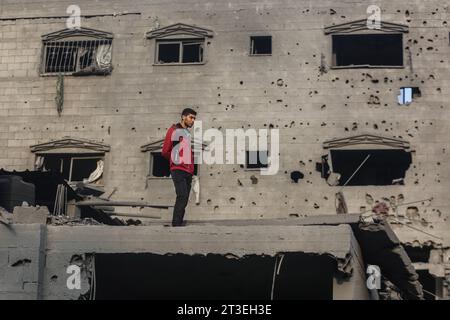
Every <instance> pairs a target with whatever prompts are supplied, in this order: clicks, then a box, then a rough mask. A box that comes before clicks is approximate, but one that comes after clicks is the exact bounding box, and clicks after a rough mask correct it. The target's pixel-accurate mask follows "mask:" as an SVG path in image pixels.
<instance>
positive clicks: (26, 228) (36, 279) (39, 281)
mask: <svg viewBox="0 0 450 320" xmlns="http://www.w3.org/2000/svg"><path fill="white" fill-rule="evenodd" d="M46 231H47V229H46V227H45V226H44V225H39V224H27V225H15V226H14V227H12V226H5V225H3V224H1V223H0V270H1V272H0V300H5V299H6V300H12V299H14V300H36V299H42V298H43V279H44V265H45V246H46Z"/></svg>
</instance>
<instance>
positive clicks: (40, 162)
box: [34, 156, 44, 171]
mask: <svg viewBox="0 0 450 320" xmlns="http://www.w3.org/2000/svg"><path fill="white" fill-rule="evenodd" d="M34 167H35V170H37V171H41V170H42V169H43V168H44V157H42V156H37V157H36V162H35V163H34Z"/></svg>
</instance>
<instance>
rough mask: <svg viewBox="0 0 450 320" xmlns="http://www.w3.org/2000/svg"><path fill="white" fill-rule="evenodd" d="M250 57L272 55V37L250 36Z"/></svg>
mask: <svg viewBox="0 0 450 320" xmlns="http://www.w3.org/2000/svg"><path fill="white" fill-rule="evenodd" d="M250 54H251V55H270V54H272V36H252V37H250Z"/></svg>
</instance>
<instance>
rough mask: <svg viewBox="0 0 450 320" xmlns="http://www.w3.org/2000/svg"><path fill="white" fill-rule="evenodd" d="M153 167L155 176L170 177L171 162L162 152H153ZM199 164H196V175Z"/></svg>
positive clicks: (152, 171)
mask: <svg viewBox="0 0 450 320" xmlns="http://www.w3.org/2000/svg"><path fill="white" fill-rule="evenodd" d="M151 157H152V158H151V167H150V172H151V176H153V177H158V178H162V177H170V163H169V160H167V159H166V158H164V157H163V156H162V155H161V152H152V153H151ZM197 171H198V165H197V164H194V175H197Z"/></svg>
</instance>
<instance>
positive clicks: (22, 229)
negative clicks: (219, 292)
mask: <svg viewBox="0 0 450 320" xmlns="http://www.w3.org/2000/svg"><path fill="white" fill-rule="evenodd" d="M41 227H42V228H43V229H39V230H38V229H36V225H12V226H10V228H6V227H2V230H0V233H1V234H2V241H1V244H0V249H1V251H2V252H4V253H5V254H6V255H8V256H9V255H11V254H12V252H15V251H17V249H18V248H17V239H16V238H18V237H19V238H22V237H23V234H24V233H27V232H30V230H33V232H34V233H35V235H36V237H37V238H39V239H41V238H42V237H45V241H38V242H39V243H40V244H41V245H40V247H39V248H35V250H34V251H33V252H30V254H29V256H32V258H30V259H29V258H27V255H25V256H23V257H22V259H29V260H31V261H33V262H34V263H40V264H39V266H40V267H39V268H38V270H39V272H43V274H44V278H43V279H44V281H42V282H39V290H42V292H43V295H42V296H39V298H43V299H80V298H81V299H84V298H86V297H91V298H95V294H94V296H92V289H93V288H94V287H95V286H94V285H93V283H95V281H94V280H93V279H95V276H94V274H95V272H97V273H99V272H100V271H101V270H102V269H99V267H98V266H97V267H96V265H95V261H96V259H98V260H99V261H101V257H104V255H108V254H109V255H111V254H112V255H114V254H116V255H124V254H132V255H133V256H135V255H142V254H150V255H151V256H150V257H151V259H153V260H152V261H153V263H152V264H151V265H150V266H152V265H153V266H154V265H155V264H156V265H158V264H161V263H163V261H166V260H167V259H175V258H176V257H178V258H177V259H180V258H179V257H180V256H181V257H182V259H184V261H185V264H186V265H189V264H194V265H197V264H198V263H200V264H202V265H203V266H210V267H209V268H207V269H205V270H209V271H210V272H212V271H211V270H215V268H219V269H220V267H219V264H218V263H217V261H219V260H220V261H222V262H221V263H220V264H222V263H227V262H226V261H229V260H230V259H231V260H233V261H237V262H238V263H237V264H236V266H234V267H233V268H241V267H242V266H243V264H245V262H247V266H248V267H247V269H245V270H247V271H248V270H251V269H248V268H253V267H251V266H252V264H253V263H254V264H256V265H258V264H260V263H261V264H262V265H264V266H266V267H265V268H266V269H264V270H266V271H267V270H269V269H268V268H269V267H268V266H271V267H270V270H271V271H270V274H268V273H267V272H268V271H267V272H266V273H265V274H264V275H262V274H261V275H260V276H261V277H264V281H266V282H267V281H269V283H271V281H272V280H271V279H272V269H273V267H275V269H276V270H278V273H274V274H276V275H275V276H274V277H275V278H274V279H278V278H279V279H280V283H282V282H283V281H282V279H283V274H285V272H288V271H285V270H291V271H292V270H297V271H296V272H295V273H294V274H293V275H290V276H289V278H290V277H294V278H295V275H296V274H297V275H299V276H303V277H307V274H308V273H313V272H314V270H320V266H321V265H322V267H323V270H329V272H326V273H327V276H328V277H329V280H330V281H329V282H328V284H327V286H328V288H331V289H329V291H328V294H329V295H330V298H333V299H368V298H369V295H368V291H367V288H366V286H365V271H364V269H363V268H362V266H363V265H364V263H363V261H362V260H361V257H362V254H361V252H360V249H359V245H358V242H357V241H356V239H355V237H354V235H353V232H352V230H351V227H350V226H349V225H338V226H195V225H193V226H187V227H184V228H171V227H164V226H143V227H112V226H76V227H69V226H50V225H48V226H41ZM42 250H45V253H46V254H45V257H40V258H39V259H37V260H36V253H37V252H41V251H42ZM122 257H124V256H122ZM171 257H175V258H171ZM201 257H203V258H201ZM192 259H194V260H195V259H197V260H195V261H197V262H195V261H194V260H192ZM198 259H200V260H198ZM221 259H225V260H221ZM44 260H45V268H44V266H43V265H42V266H41V264H42V261H44ZM199 261H200V262H199ZM212 261H215V262H214V263H213V264H212V265H211V263H212ZM249 261H250V264H249ZM300 261H303V262H304V261H307V263H308V266H309V269H308V270H310V271H308V272H306V273H305V272H303V273H302V271H301V270H302V265H303V264H302V263H300ZM9 262H11V261H10V260H7V263H6V264H5V265H4V266H3V268H7V269H10V268H13V267H12V266H11V264H9ZM283 264H284V268H282V267H281V266H282V265H283ZM73 265H76V266H78V267H79V270H80V286H79V289H73V288H71V289H69V287H68V281H69V277H70V276H72V275H73V274H71V273H70V272H69V273H68V268H69V267H70V266H73ZM36 266H37V265H36ZM288 266H289V267H288ZM313 266H314V267H313ZM327 266H328V267H327ZM330 266H333V267H332V268H331V269H330ZM109 268H115V266H114V265H111V266H109ZM129 268H130V269H129V270H128V273H133V271H134V268H133V267H132V266H129ZM292 268H294V269H292ZM99 270H100V271H99ZM103 270H104V269H103ZM69 271H70V270H69ZM154 272H156V271H154ZM236 274H239V272H238V273H236ZM267 276H269V277H268V278H267ZM322 276H323V274H322ZM98 277H100V275H98ZM16 278H17V277H16ZM12 279H14V277H12ZM36 279H37V278H36ZM36 279H35V280H36ZM286 279H287V278H286ZM291 280H292V279H291ZM264 281H262V282H258V283H265V282H264ZM274 281H275V280H274ZM284 281H287V280H284ZM36 283H37V280H36ZM103 284H104V282H103ZM99 287H101V284H99ZM281 287H284V288H286V290H287V289H288V290H292V288H289V286H287V285H284V286H283V285H281V284H279V288H281ZM272 290H273V289H272ZM280 290H281V289H280ZM2 294H3V297H6V298H8V297H9V296H8V295H7V293H2ZM275 296H276V295H275ZM36 297H37V296H36ZM229 298H232V297H229Z"/></svg>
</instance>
